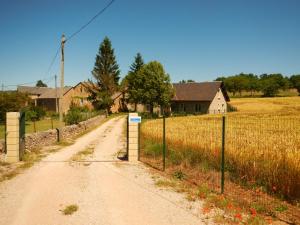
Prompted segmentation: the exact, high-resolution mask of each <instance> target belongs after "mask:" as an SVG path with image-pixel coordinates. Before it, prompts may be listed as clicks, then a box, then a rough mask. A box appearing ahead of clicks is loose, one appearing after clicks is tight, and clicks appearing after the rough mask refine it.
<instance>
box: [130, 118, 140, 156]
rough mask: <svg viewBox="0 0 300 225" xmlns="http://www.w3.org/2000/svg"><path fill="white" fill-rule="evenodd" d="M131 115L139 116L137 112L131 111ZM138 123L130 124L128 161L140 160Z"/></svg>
mask: <svg viewBox="0 0 300 225" xmlns="http://www.w3.org/2000/svg"><path fill="white" fill-rule="evenodd" d="M130 116H138V114H137V113H129V117H130ZM138 125H139V124H138V123H130V122H129V124H128V161H131V162H137V161H138V138H139V132H138Z"/></svg>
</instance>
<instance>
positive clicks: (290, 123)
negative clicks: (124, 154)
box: [141, 97, 300, 199]
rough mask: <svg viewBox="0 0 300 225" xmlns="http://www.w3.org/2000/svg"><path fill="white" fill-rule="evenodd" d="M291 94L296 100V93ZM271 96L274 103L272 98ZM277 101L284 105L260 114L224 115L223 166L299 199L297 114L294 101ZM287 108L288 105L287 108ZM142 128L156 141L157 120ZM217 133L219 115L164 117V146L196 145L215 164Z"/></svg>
mask: <svg viewBox="0 0 300 225" xmlns="http://www.w3.org/2000/svg"><path fill="white" fill-rule="evenodd" d="M288 99H289V100H290V98H288ZM294 99H296V100H297V101H298V100H299V99H300V98H299V97H298V98H297V97H294ZM246 101H249V100H246ZM251 101H253V100H251ZM264 101H267V100H265V99H264ZM269 101H270V100H269ZM272 101H273V102H274V101H275V102H276V99H272ZM281 101H282V98H281V99H279V100H277V102H276V104H278V102H279V103H280V104H281V105H284V106H283V110H282V108H281V109H280V111H279V110H277V111H272V112H270V111H267V112H266V111H265V112H264V113H262V112H258V111H254V110H253V112H252V113H249V112H243V111H241V112H238V113H230V114H228V115H226V132H225V140H226V141H225V157H226V167H227V169H228V170H229V171H230V172H231V173H232V174H234V176H235V177H237V178H239V179H240V180H242V181H247V182H250V183H256V184H257V183H258V184H261V185H263V186H265V187H266V188H267V189H268V190H269V191H272V192H276V193H280V194H282V195H284V196H285V197H287V198H293V199H295V198H296V199H299V198H300V114H299V111H298V113H297V110H294V111H293V109H295V107H296V109H297V107H298V106H293V105H291V104H288V103H286V102H285V103H284V104H282V102H281ZM240 102H241V101H239V103H240ZM294 102H295V101H294ZM299 102H300V101H299ZM256 104H260V102H258V103H257V102H256ZM249 107H250V106H249V105H247V108H249ZM287 108H289V110H287V111H286V109H287ZM291 109H292V110H291ZM291 112H293V113H291ZM141 131H142V136H143V137H145V138H147V139H151V140H153V141H157V142H161V140H162V120H161V119H158V120H151V121H146V122H145V123H143V124H142V129H141ZM221 138H222V120H221V116H210V115H203V116H187V117H174V118H167V119H166V141H167V145H168V147H169V148H174V149H176V150H177V151H180V150H185V149H192V150H196V151H198V152H199V154H200V155H201V156H202V157H204V158H205V159H206V160H209V162H210V163H211V164H212V165H214V166H215V167H218V165H219V161H220V149H221Z"/></svg>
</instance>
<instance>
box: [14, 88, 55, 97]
mask: <svg viewBox="0 0 300 225" xmlns="http://www.w3.org/2000/svg"><path fill="white" fill-rule="evenodd" d="M51 89H52V88H48V87H29V86H18V88H17V90H18V92H21V93H28V94H32V95H41V94H43V93H45V92H47V91H48V90H51Z"/></svg>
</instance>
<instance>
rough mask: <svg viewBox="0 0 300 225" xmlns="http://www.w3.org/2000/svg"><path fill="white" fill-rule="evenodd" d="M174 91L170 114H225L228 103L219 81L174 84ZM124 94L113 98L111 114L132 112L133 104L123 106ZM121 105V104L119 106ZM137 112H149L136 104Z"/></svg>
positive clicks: (227, 97)
mask: <svg viewBox="0 0 300 225" xmlns="http://www.w3.org/2000/svg"><path fill="white" fill-rule="evenodd" d="M173 88H174V90H175V94H174V97H173V98H172V100H171V108H170V110H171V113H179V114H217V113H224V112H227V102H229V101H230V99H229V96H228V94H227V91H226V89H225V87H224V83H223V82H221V81H213V82H201V83H195V82H194V83H183V84H181V83H176V84H173ZM125 96H126V93H123V94H122V93H118V94H116V95H115V98H114V105H113V106H112V109H113V110H112V112H113V113H114V112H119V111H121V110H124V109H125V111H129V112H133V111H135V106H134V104H128V103H127V104H125V105H126V107H124V106H123V107H122V108H121V105H122V104H123V105H124V97H125ZM121 103H122V104H121ZM136 111H137V112H149V111H150V107H149V106H147V105H142V104H137V107H136ZM154 112H155V113H157V114H161V112H162V110H161V107H159V106H158V107H155V108H154Z"/></svg>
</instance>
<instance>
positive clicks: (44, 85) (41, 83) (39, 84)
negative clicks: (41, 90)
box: [35, 80, 47, 87]
mask: <svg viewBox="0 0 300 225" xmlns="http://www.w3.org/2000/svg"><path fill="white" fill-rule="evenodd" d="M35 86H36V87H47V84H45V83H44V82H43V81H42V80H38V81H37V82H36V85H35Z"/></svg>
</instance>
